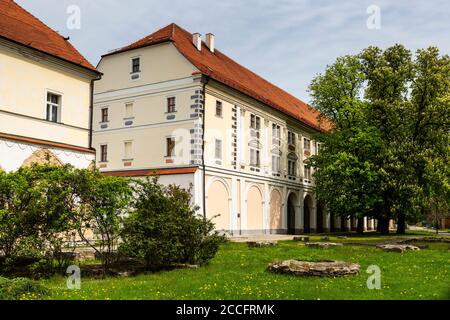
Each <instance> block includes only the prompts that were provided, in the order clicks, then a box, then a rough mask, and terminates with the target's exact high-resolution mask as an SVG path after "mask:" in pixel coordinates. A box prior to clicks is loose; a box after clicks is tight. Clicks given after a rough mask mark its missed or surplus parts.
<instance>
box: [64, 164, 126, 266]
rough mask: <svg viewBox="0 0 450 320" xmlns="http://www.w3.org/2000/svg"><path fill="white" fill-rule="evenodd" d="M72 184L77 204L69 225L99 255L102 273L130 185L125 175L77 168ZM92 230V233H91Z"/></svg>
mask: <svg viewBox="0 0 450 320" xmlns="http://www.w3.org/2000/svg"><path fill="white" fill-rule="evenodd" d="M74 186H75V192H76V195H77V196H78V197H79V201H80V207H79V211H78V212H77V213H76V214H74V215H72V217H71V218H72V219H71V220H72V226H73V228H74V229H75V230H77V233H78V236H79V237H80V238H81V239H82V240H83V241H84V242H85V243H86V244H87V245H88V246H90V247H91V248H92V249H93V250H95V252H96V253H97V255H98V256H99V257H100V258H101V259H102V261H103V270H104V273H105V274H106V273H107V272H108V270H109V266H110V264H111V262H112V260H113V256H114V252H115V250H116V249H117V245H118V240H119V236H120V230H121V227H122V220H123V217H124V216H125V215H126V214H127V213H128V210H129V205H130V202H131V198H132V195H133V189H132V187H131V186H130V181H129V180H128V179H124V178H121V177H109V176H104V175H102V174H101V173H100V172H99V171H97V170H95V171H91V170H78V171H77V175H76V178H75V180H74ZM92 232H93V233H94V234H95V236H96V237H92V236H91V235H92Z"/></svg>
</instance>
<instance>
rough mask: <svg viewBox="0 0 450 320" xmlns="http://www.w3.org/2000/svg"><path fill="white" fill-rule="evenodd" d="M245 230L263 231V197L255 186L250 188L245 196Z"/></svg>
mask: <svg viewBox="0 0 450 320" xmlns="http://www.w3.org/2000/svg"><path fill="white" fill-rule="evenodd" d="M247 228H248V229H249V230H263V197H262V194H261V191H260V190H259V189H258V188H257V187H256V186H252V187H251V188H250V189H249V191H248V194H247Z"/></svg>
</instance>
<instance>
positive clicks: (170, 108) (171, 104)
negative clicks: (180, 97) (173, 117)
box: [167, 97, 177, 113]
mask: <svg viewBox="0 0 450 320" xmlns="http://www.w3.org/2000/svg"><path fill="white" fill-rule="evenodd" d="M175 106H176V99H175V97H170V98H167V113H174V112H176V111H177V110H176V109H175Z"/></svg>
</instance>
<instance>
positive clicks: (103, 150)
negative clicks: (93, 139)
mask: <svg viewBox="0 0 450 320" xmlns="http://www.w3.org/2000/svg"><path fill="white" fill-rule="evenodd" d="M107 161H108V146H107V145H106V144H104V145H101V146H100V162H107Z"/></svg>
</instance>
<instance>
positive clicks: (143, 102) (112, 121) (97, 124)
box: [93, 88, 194, 133]
mask: <svg viewBox="0 0 450 320" xmlns="http://www.w3.org/2000/svg"><path fill="white" fill-rule="evenodd" d="M193 94H194V89H193V88H187V89H179V90H171V91H169V92H168V91H165V90H163V91H158V92H149V93H144V94H142V95H141V94H138V95H130V96H129V97H118V98H115V99H105V101H99V100H97V101H96V102H95V107H94V124H93V128H94V130H95V131H96V132H99V133H101V132H106V131H108V130H111V129H118V128H122V129H130V128H127V127H126V126H125V121H127V120H130V119H127V120H126V119H125V105H126V104H127V103H133V113H134V116H133V119H131V120H132V121H133V125H132V126H131V128H133V127H136V126H145V125H149V124H167V125H171V123H173V122H176V121H184V120H190V115H191V109H190V105H191V99H190V97H191V96H192V95H193ZM168 97H175V98H176V106H177V112H176V113H173V114H171V115H173V116H175V119H174V120H167V116H169V114H167V98H168ZM103 108H108V110H109V123H107V126H108V128H107V129H101V109H103Z"/></svg>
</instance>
